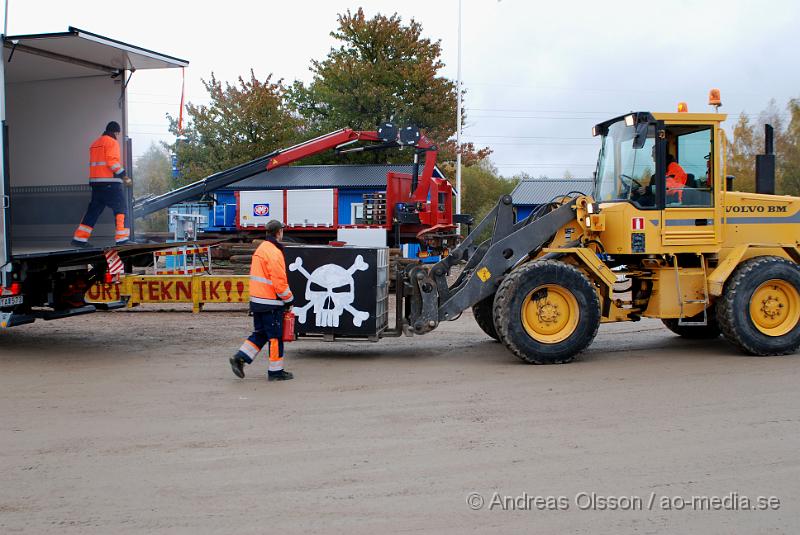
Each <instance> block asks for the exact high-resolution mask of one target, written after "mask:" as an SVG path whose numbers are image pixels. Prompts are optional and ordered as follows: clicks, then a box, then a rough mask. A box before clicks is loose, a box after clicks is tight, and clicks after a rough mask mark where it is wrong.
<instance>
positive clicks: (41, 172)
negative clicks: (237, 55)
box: [3, 28, 187, 257]
mask: <svg viewBox="0 0 800 535" xmlns="http://www.w3.org/2000/svg"><path fill="white" fill-rule="evenodd" d="M3 58H4V78H5V98H6V102H5V110H6V125H7V129H8V130H7V131H8V146H9V150H8V167H7V169H8V171H9V173H8V174H9V176H8V180H7V184H8V186H10V187H9V193H10V210H11V232H10V234H11V236H10V237H11V255H12V257H13V256H18V255H24V254H32V253H46V252H49V251H63V250H69V249H72V246H71V245H70V240H71V238H72V233H73V231H74V230H75V227H76V226H77V224H78V223H79V222H80V220H81V217H82V216H83V214H84V212H85V210H86V207H87V205H88V203H89V199H90V196H91V188H90V186H89V184H88V149H89V146H90V145H91V143H92V141H94V140H95V139H96V138H97V137H98V136H99V135H100V134H101V133H102V131H103V129H104V127H105V125H106V124H107V123H108V122H109V121H116V122H118V123H119V124H120V125H122V129H123V131H122V134H121V135H120V136H119V137H118V140H119V142H120V146H121V149H122V152H123V165H125V167H126V168H129V163H130V161H131V158H130V155H129V154H127V152H129V151H128V150H127V147H126V143H125V141H124V140H125V136H126V133H127V101H126V95H125V87H124V85H125V84H126V82H127V81H128V80H129V77H130V75H131V72H132V71H133V70H139V69H152V68H165V67H181V66H185V65H187V62H185V61H183V60H178V59H175V58H171V57H169V56H163V55H161V54H157V53H155V52H151V51H149V50H145V49H142V48H139V47H135V46H133V45H128V44H125V43H121V42H119V41H114V40H112V39H108V38H105V37H102V36H99V35H96V34H92V33H90V32H85V31H83V30H78V29H76V28H70V30H69V31H68V32H64V33H58V34H40V35H25V36H14V37H8V38H6V40H5V42H4V55H3ZM129 171H130V169H129ZM114 230H115V229H114V218H113V214H112V213H111V211H110V210H108V209H107V210H106V211H105V212H104V213H103V215H102V217H101V218H100V220H99V222H98V224H97V225H96V226H95V230H94V232H93V234H92V238H91V241H90V243H91V245H92V246H94V247H105V246H111V245H113V244H114Z"/></svg>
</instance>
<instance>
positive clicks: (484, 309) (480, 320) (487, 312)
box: [472, 294, 500, 342]
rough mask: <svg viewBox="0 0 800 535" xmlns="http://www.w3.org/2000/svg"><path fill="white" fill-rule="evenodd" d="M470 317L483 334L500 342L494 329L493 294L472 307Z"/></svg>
mask: <svg viewBox="0 0 800 535" xmlns="http://www.w3.org/2000/svg"><path fill="white" fill-rule="evenodd" d="M472 315H473V316H475V322H476V323H477V324H478V327H480V328H481V330H482V331H483V332H485V333H486V334H488V335H489V336H491V337H492V338H494V339H495V340H497V341H498V342H499V341H500V337H499V336H497V329H495V328H494V294H492V295H490V296H489V297H487V298H485V299H483V300H482V301H478V302H477V303H476V304H475V305H473V306H472Z"/></svg>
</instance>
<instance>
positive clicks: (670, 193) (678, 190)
mask: <svg viewBox="0 0 800 535" xmlns="http://www.w3.org/2000/svg"><path fill="white" fill-rule="evenodd" d="M688 179H689V175H687V174H686V171H684V170H683V167H681V166H680V164H679V163H678V162H677V161H676V160H675V156H673V155H672V154H667V202H670V201H672V202H675V201H677V202H678V203H681V202H683V188H685V187H686V181H687V180H688Z"/></svg>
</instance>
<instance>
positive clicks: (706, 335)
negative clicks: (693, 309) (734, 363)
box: [661, 307, 720, 340]
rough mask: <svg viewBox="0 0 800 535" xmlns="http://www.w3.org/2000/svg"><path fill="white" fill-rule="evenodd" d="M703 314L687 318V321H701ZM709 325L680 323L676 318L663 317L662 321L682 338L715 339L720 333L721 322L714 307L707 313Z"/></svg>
mask: <svg viewBox="0 0 800 535" xmlns="http://www.w3.org/2000/svg"><path fill="white" fill-rule="evenodd" d="M702 319H703V314H702V313H700V314H698V315H697V316H694V317H691V318H686V321H700V320H702ZM706 319H707V323H708V325H678V320H677V319H674V318H670V319H663V320H661V322H662V323H663V324H664V326H665V327H666V328H667V329H669V330H670V331H672V332H674V333H675V334H677V335H678V336H680V337H682V338H687V339H689V340H713V339H714V338H717V337H718V336H719V335H720V330H719V323H717V312H716V310H714V308H713V307H711V308H709V309H708V312H707V315H706Z"/></svg>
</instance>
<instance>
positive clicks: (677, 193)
mask: <svg viewBox="0 0 800 535" xmlns="http://www.w3.org/2000/svg"><path fill="white" fill-rule="evenodd" d="M688 178H689V175H687V174H686V171H684V170H683V167H681V165H680V164H679V163H678V162H677V161H675V156H673V155H672V154H667V172H666V182H667V202H668V203H669V202H672V203H675V202H677V203H681V202H683V188H685V187H686V181H687V180H688ZM631 198H632V200H634V201H636V202H637V203H638V204H640V205H641V206H655V204H656V198H655V192H654V191H653V179H652V177H651V179H650V184H649V185H647V186H640V187H638V188H637V189H635V190H633V195H632V197H631Z"/></svg>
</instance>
